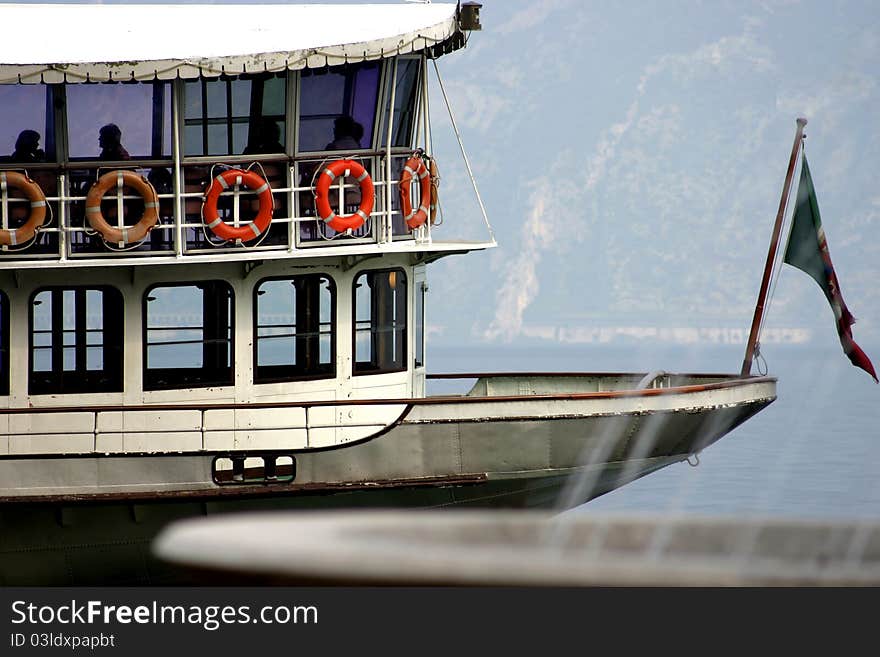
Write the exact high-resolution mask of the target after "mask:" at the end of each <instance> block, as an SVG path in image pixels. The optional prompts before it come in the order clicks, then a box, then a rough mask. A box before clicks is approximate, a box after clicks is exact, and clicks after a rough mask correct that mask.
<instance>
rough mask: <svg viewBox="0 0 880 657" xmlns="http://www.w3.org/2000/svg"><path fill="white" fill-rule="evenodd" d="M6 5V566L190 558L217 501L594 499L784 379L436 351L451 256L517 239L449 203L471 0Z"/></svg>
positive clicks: (19, 574)
mask: <svg viewBox="0 0 880 657" xmlns="http://www.w3.org/2000/svg"><path fill="white" fill-rule="evenodd" d="M0 15H2V18H3V22H4V25H6V26H7V28H8V29H7V35H6V37H5V38H4V39H3V41H2V43H0V149H4V150H2V154H0V555H2V558H0V583H2V584H4V585H14V584H86V583H104V584H107V583H129V584H130V583H138V582H163V581H170V580H169V579H168V578H169V577H170V576H171V575H170V572H169V571H167V570H165V567H163V566H162V565H161V564H157V563H156V562H155V561H153V560H152V559H151V558H150V557H149V543H150V540H151V539H152V538H153V537H154V536H155V535H156V534H157V533H158V532H159V530H160V529H161V528H162V527H163V526H165V525H166V524H167V523H168V522H170V521H171V520H174V519H177V518H182V517H187V516H192V515H199V514H213V513H218V512H228V511H234V510H245V509H248V510H251V509H266V508H288V509H291V508H292V509H299V508H315V507H322V508H327V507H363V506H369V507H380V506H397V507H400V506H408V507H444V506H461V505H467V506H478V507H489V506H494V507H508V508H523V507H547V506H551V505H554V504H558V503H559V494H560V491H561V490H562V489H563V487H564V486H565V485H566V483H567V482H569V481H570V479H571V477H572V476H573V475H577V474H586V475H587V476H588V477H589V481H590V485H589V486H582V487H580V488H577V487H576V488H574V489H572V491H573V492H571V491H570V492H569V494H568V495H567V496H566V497H565V498H564V503H565V504H566V505H569V506H573V505H577V504H581V503H583V502H585V501H587V500H588V499H590V498H592V497H595V496H597V495H600V494H602V493H604V492H607V491H608V490H611V489H614V488H616V487H619V486H621V485H623V484H625V483H627V482H629V481H632V480H633V479H636V478H638V477H641V476H643V475H645V474H648V473H650V472H653V471H655V470H657V469H659V468H662V467H664V466H667V465H670V464H672V463H676V462H680V461H683V460H685V459H689V458H692V457H693V456H694V455H696V454H698V453H699V452H700V450H702V449H703V448H705V447H706V446H707V445H709V444H711V443H712V442H714V441H715V440H718V439H719V438H720V437H722V436H723V435H724V434H726V433H727V432H729V431H730V430H731V429H733V428H734V427H736V426H737V425H739V424H740V423H741V422H743V421H744V420H746V419H747V418H749V417H750V416H751V415H753V414H754V413H756V412H758V411H759V410H760V409H762V408H763V407H765V406H766V405H767V404H769V403H771V402H772V401H773V400H774V399H775V394H776V381H775V379H773V378H770V377H755V376H740V375H739V374H729V375H718V374H670V373H665V372H649V373H646V372H639V373H629V374H626V373H623V374H595V373H582V374H573V373H564V374H562V373H463V374H433V375H431V374H427V369H426V365H427V363H426V358H425V354H426V351H425V308H426V302H427V295H426V292H427V290H428V286H427V280H428V277H427V268H428V265H429V264H430V263H432V262H434V261H436V260H438V259H440V258H443V257H445V256H448V255H453V254H464V253H467V252H471V251H479V250H484V249H489V248H491V247H494V246H495V241H494V238H493V237H492V233H491V230H489V231H487V238H486V240H485V241H481V242H464V241H456V240H453V239H447V238H445V237H444V235H446V234H448V233H451V232H454V230H455V224H456V222H463V221H465V220H466V221H473V220H474V218H473V217H452V216H449V217H446V218H445V220H444V221H443V222H442V225H440V222H439V221H438V218H437V213H436V209H437V205H438V203H437V175H436V170H437V169H436V166H435V163H434V160H433V158H432V153H433V149H432V143H433V140H434V139H435V138H440V137H439V136H435V135H434V134H433V132H432V130H431V125H430V120H429V111H428V109H429V104H430V99H429V93H428V91H429V85H428V76H429V74H431V75H433V74H434V72H435V64H436V60H437V59H438V58H440V57H441V56H443V55H445V54H448V53H450V52H452V51H455V50H457V49H459V48H462V47H464V46H465V44H466V42H467V40H468V36H469V34H470V33H471V32H473V31H474V30H477V29H480V24H479V5H477V4H473V3H471V4H466V5H461V6H458V5H455V4H434V3H432V4H412V3H408V4H400V5H373V6H366V5H359V6H341V5H332V6H329V5H328V6H320V5H305V6H292V5H291V6H288V5H267V6H255V5H242V6H233V5H211V6H204V5H201V6H194V5H189V6H158V5H142V6H137V5H69V4H64V5H15V4H12V5H4V6H3V7H2V9H0ZM36 25H38V26H39V28H40V29H39V35H40V36H39V38H34V36H33V35H34V31H33V30H31V29H24V28H25V26H29V27H30V26H36ZM13 26H18V28H21V29H18V28H15V29H12V28H13ZM437 74H438V75H439V73H437ZM444 95H445V92H444ZM435 110H436V108H435ZM452 125H453V126H454V125H455V124H454V121H453V122H452ZM453 132H454V133H455V135H450V138H452V137H454V136H456V135H457V130H454V131H453ZM463 162H464V166H467V159H466V158H464V160H463ZM447 164H449V165H450V166H451V164H450V163H444V166H447ZM478 219H479V218H478ZM443 378H447V379H449V378H458V379H467V380H470V382H471V387H470V390H469V392H467V393H466V394H460V395H441V396H429V395H426V381H429V380H431V379H443ZM465 389H466V388H465ZM266 538H267V540H271V537H266Z"/></svg>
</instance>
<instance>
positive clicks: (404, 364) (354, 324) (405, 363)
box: [351, 267, 410, 376]
mask: <svg viewBox="0 0 880 657" xmlns="http://www.w3.org/2000/svg"><path fill="white" fill-rule="evenodd" d="M391 272H395V273H397V274H398V275H399V276H402V281H401V280H398V281H397V283H396V285H400V284H401V282H402V283H403V285H404V286H405V287H404V292H403V294H402V295H401V296H402V299H403V318H402V324H403V331H402V334H401V344H402V345H403V347H402V348H403V353H402V354H401V358H400V363H401V364H400V366H399V367H393V368H382V367H380V366H379V365H376V369H375V370H373V369H370V370H365V369H364V368H363V366H361V363H360V362H359V361H358V357H357V337H358V318H357V284H358V280H359V279H360V278H361V277H363V276H365V275H369V274H381V273H389V274H390V273H391ZM408 285H409V280H408V276H407V273H406V270H405V269H404V268H403V267H385V268H381V269H363V270H361V271H359V272H358V273H357V274H356V275H355V277H354V278H353V279H352V282H351V373H352V376H371V375H376V374H391V373H394V372H406V371H408V370H409V311H410V308H409V306H410V304H409V298H408V297H409V290H408V288H407V287H406V286H408ZM375 303H376V302H375V300H374V298H373V295H372V292H371V294H370V340H371V347H370V348H371V352H373V358H372V359H371V361H370V363H371V364H372V363H373V362H374V361H375V360H376V356H375V352H376V351H377V350H376V349H375V348H374V346H373V343H374V340H375V335H376V333H377V331H376V328H375V322H374V319H373V310H374V308H375ZM392 330H393V329H392ZM359 366H361V367H360V368H359Z"/></svg>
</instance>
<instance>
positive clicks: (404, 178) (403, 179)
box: [397, 155, 431, 230]
mask: <svg viewBox="0 0 880 657" xmlns="http://www.w3.org/2000/svg"><path fill="white" fill-rule="evenodd" d="M413 176H418V177H419V186H420V191H421V200H420V201H419V203H420V205H419V209H418V210H416V211H413V207H412V200H411V199H410V191H409V185H410V183H411V182H412V179H413ZM397 187H398V188H399V189H400V211H401V212H402V213H403V219H404V221H406V226H407V228H409V229H410V230H415V229H416V228H418V227H419V226H421V225H422V224H424V223H425V221H426V220H427V219H428V212H429V210H428V208H427V207H426V205H425V204H426V203H427V204H428V205H430V203H431V201H430V199H431V174H430V173H429V172H428V167H426V166H425V161H424V160H423V159H422V158H420V157H418V156H417V155H413V156H412V157H411V158H409V159H408V160H407V161H406V164H404V165H403V173H401V174H400V182H399V183H398V184H397Z"/></svg>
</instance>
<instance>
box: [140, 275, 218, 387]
mask: <svg viewBox="0 0 880 657" xmlns="http://www.w3.org/2000/svg"><path fill="white" fill-rule="evenodd" d="M232 304H233V293H232V288H231V287H230V286H229V284H228V283H226V282H224V281H202V282H199V283H192V284H189V285H186V284H184V285H170V286H157V287H153V288H150V289H149V290H147V293H146V295H145V298H144V305H145V306H146V307H145V310H144V318H145V324H144V334H145V335H144V351H145V354H144V390H161V389H168V388H188V387H204V386H212V385H217V386H226V385H232V383H233V370H232V363H233V353H232V344H233V342H232V321H233V315H232V313H233V310H232Z"/></svg>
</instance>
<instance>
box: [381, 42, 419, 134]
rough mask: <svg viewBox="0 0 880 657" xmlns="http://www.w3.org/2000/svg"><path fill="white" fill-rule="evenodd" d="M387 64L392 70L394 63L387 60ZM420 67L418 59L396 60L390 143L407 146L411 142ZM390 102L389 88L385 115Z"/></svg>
mask: <svg viewBox="0 0 880 657" xmlns="http://www.w3.org/2000/svg"><path fill="white" fill-rule="evenodd" d="M388 66H389V67H390V68H391V70H393V67H394V63H393V62H389V63H388ZM420 68H421V67H420V65H419V60H418V59H399V60H398V61H397V89H396V90H395V92H394V124H393V125H392V128H391V143H392V145H394V146H409V145H411V144H412V139H413V128H414V127H415V121H416V107H417V99H418V96H419V94H418V92H419V79H420V78H419V70H420ZM390 102H391V93H390V90H389V92H387V93H386V98H385V107H386V110H385V111H386V115H387V111H388V110H387V108H388V104H389V103H390ZM416 141H418V140H416Z"/></svg>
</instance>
